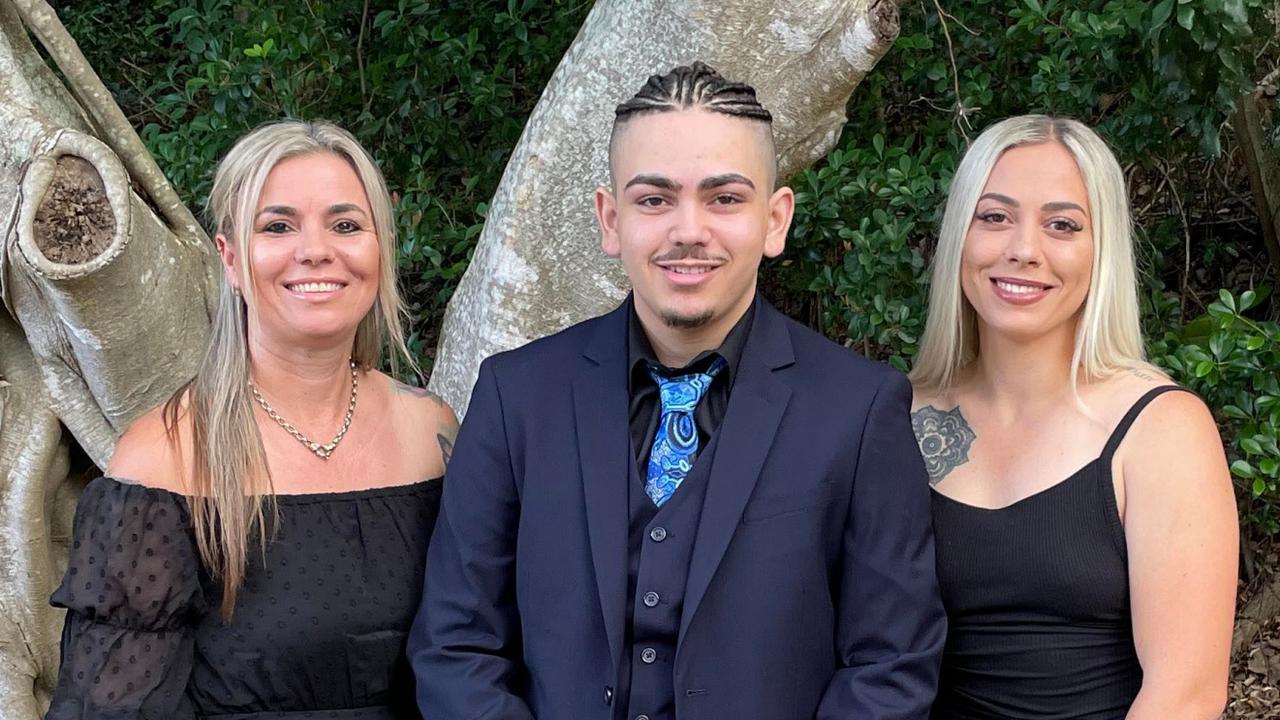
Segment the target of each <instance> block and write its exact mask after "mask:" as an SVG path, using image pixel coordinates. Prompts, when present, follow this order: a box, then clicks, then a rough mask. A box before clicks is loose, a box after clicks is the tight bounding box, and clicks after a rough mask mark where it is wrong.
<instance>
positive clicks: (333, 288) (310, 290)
mask: <svg viewBox="0 0 1280 720" xmlns="http://www.w3.org/2000/svg"><path fill="white" fill-rule="evenodd" d="M344 287H346V283H340V282H336V281H332V280H305V281H300V282H294V283H285V288H286V289H288V290H289V291H290V292H295V293H300V294H303V295H308V294H316V293H330V292H337V291H338V290H341V289H342V288H344Z"/></svg>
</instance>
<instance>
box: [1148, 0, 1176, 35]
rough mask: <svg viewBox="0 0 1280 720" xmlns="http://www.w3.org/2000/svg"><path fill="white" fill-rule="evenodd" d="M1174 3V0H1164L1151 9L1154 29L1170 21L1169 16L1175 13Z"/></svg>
mask: <svg viewBox="0 0 1280 720" xmlns="http://www.w3.org/2000/svg"><path fill="white" fill-rule="evenodd" d="M1173 4H1174V0H1164V1H1163V2H1161V3H1160V4H1158V5H1156V7H1155V9H1154V10H1152V11H1151V27H1152V28H1153V29H1154V28H1158V27H1160V26H1161V25H1164V24H1165V23H1166V22H1168V21H1169V16H1170V15H1172V14H1173Z"/></svg>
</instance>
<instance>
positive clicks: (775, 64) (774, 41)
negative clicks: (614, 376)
mask: <svg viewBox="0 0 1280 720" xmlns="http://www.w3.org/2000/svg"><path fill="white" fill-rule="evenodd" d="M897 35H898V15H897V5H896V3H895V2H893V1H891V0H879V1H876V0H794V1H793V2H787V3H764V4H762V3H759V2H754V1H753V0H714V1H713V0H684V1H679V0H599V2H597V3H596V6H595V8H594V9H592V11H591V13H590V15H589V16H588V17H587V20H586V22H585V24H584V25H583V27H582V30H581V31H580V32H579V33H578V37H577V38H576V39H575V40H574V43H573V45H572V47H570V49H569V51H568V53H566V55H565V57H564V59H563V60H562V61H561V62H560V66H559V67H558V68H557V69H556V72H555V75H554V76H553V77H552V78H551V81H550V83H549V84H548V85H547V88H546V90H545V91H544V92H543V95H542V98H541V100H540V101H539V102H538V106H537V107H536V108H535V109H534V111H533V114H532V116H531V117H530V118H529V122H528V124H527V125H526V126H525V130H524V134H523V136H522V137H521V139H520V143H519V145H518V146H517V147H516V150H515V152H514V154H513V155H512V157H511V160H510V162H509V163H508V164H507V169H506V172H505V173H504V175H503V178H502V182H501V184H500V185H499V187H498V191H497V193H496V194H495V196H494V198H493V202H492V203H491V204H490V209H489V214H488V217H487V218H486V222H485V227H484V230H483V232H482V233H481V235H480V240H479V245H478V246H477V248H476V251H475V254H474V256H473V258H472V261H471V264H470V266H469V267H468V268H467V271H466V273H465V274H464V275H463V278H462V282H461V283H460V284H459V286H458V289H457V291H456V292H455V293H454V295H453V298H452V300H451V301H450V302H449V306H448V310H447V311H446V314H445V322H444V329H443V332H442V333H441V338H442V339H441V342H440V348H439V351H438V353H437V355H436V361H435V370H434V372H433V374H432V377H431V388H432V389H433V390H434V391H436V392H437V393H439V394H440V395H442V396H443V397H444V398H445V399H446V400H448V401H449V403H450V404H452V405H453V407H454V409H455V410H456V411H457V412H458V414H459V415H462V414H463V413H464V412H465V411H466V405H467V400H468V398H469V396H470V393H471V387H472V385H473V384H474V383H475V378H476V373H477V370H478V368H479V365H480V361H481V360H482V359H484V358H485V357H487V356H489V355H491V354H493V353H496V352H500V351H502V350H507V349H510V348H513V347H516V346H518V345H521V344H523V343H525V342H528V341H530V340H533V339H534V338H538V337H541V336H543V335H547V334H550V333H552V332H555V331H557V330H559V329H561V328H564V327H566V326H568V325H570V324H572V323H575V322H578V321H580V320H583V319H585V318H588V317H591V316H593V315H597V314H600V313H601V312H604V311H605V310H607V309H608V308H610V307H612V306H614V305H616V304H617V303H618V302H620V301H621V300H622V298H623V297H624V296H625V294H626V287H627V283H626V278H625V276H624V275H623V273H622V269H621V267H620V265H618V264H617V263H616V262H615V261H611V260H609V259H608V258H606V257H605V256H604V255H603V253H601V251H600V247H599V240H598V234H597V230H596V227H595V220H594V216H593V214H592V203H591V191H592V189H593V188H595V187H596V186H598V185H602V184H605V183H607V167H606V165H607V163H606V151H607V147H606V146H607V142H608V137H609V131H610V128H611V127H612V123H613V107H614V106H615V105H616V104H617V103H620V102H622V101H624V100H626V99H627V98H629V97H630V96H631V95H632V94H634V93H635V91H636V90H638V89H639V88H640V86H641V84H643V82H644V81H645V80H646V79H647V78H648V76H649V75H652V74H657V73H662V72H666V71H667V70H668V69H670V68H671V67H673V66H675V65H680V64H688V63H690V62H692V61H694V60H703V61H706V62H708V63H709V64H711V65H712V66H714V67H716V68H717V69H718V70H720V71H721V72H722V73H723V74H724V75H725V76H726V77H730V78H733V79H740V80H745V81H747V82H750V83H751V84H752V85H754V86H755V87H756V89H757V91H758V93H759V96H760V99H761V102H762V103H763V104H764V105H765V107H767V108H768V109H769V110H770V111H771V112H772V113H773V115H774V135H775V138H776V141H777V147H778V153H779V160H780V165H779V170H780V176H781V177H784V178H785V177H788V176H790V175H791V174H793V173H795V172H796V171H798V170H800V169H802V168H804V167H806V166H808V165H810V164H812V163H813V162H814V161H816V160H817V159H818V158H820V157H822V156H823V155H825V154H826V153H827V152H828V151H829V150H830V149H831V148H832V147H833V146H834V145H835V143H836V141H837V140H838V139H839V136H840V132H841V130H842V129H843V127H844V124H845V105H846V104H847V102H848V100H849V97H850V95H851V94H852V93H853V90H854V88H855V87H857V85H858V83H859V82H860V81H861V80H862V78H863V77H864V76H865V75H866V74H867V73H868V72H869V71H870V70H871V69H872V68H873V67H874V66H875V64H876V62H878V61H879V59H880V58H881V57H882V56H883V55H884V53H885V52H886V51H887V50H888V49H889V47H890V46H891V45H892V43H893V41H894V39H895V38H896V37H897Z"/></svg>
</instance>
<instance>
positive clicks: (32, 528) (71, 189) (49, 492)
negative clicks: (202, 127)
mask: <svg viewBox="0 0 1280 720" xmlns="http://www.w3.org/2000/svg"><path fill="white" fill-rule="evenodd" d="M28 31H31V32H32V33H33V34H34V35H36V36H37V37H38V38H39V39H40V40H41V42H42V44H44V46H45V49H46V51H48V53H49V55H50V57H52V58H53V59H54V61H55V62H56V63H57V65H58V68H59V70H61V71H62V74H63V76H64V77H65V78H66V79H67V83H68V84H69V86H70V90H71V91H69V90H68V88H67V87H64V86H63V84H62V82H61V81H60V80H59V79H58V77H57V76H56V75H55V74H54V73H53V72H52V70H51V69H50V68H49V67H48V66H46V64H45V62H44V61H43V59H42V58H41V57H40V55H39V54H38V53H37V52H36V50H35V48H34V47H33V46H32V44H31V40H30V39H29V37H28ZM77 98H81V99H83V100H84V102H86V103H92V104H93V108H92V111H86V109H85V107H84V106H82V105H81V104H80V101H78V100H77ZM122 121H123V114H121V113H120V111H119V108H117V107H116V106H115V103H114V101H113V100H112V99H111V97H110V95H108V94H107V93H106V90H105V88H103V87H102V84H101V82H100V81H99V80H98V78H97V76H96V75H95V74H94V73H93V70H92V68H90V67H89V66H88V65H87V63H85V62H84V58H83V56H81V55H80V52H79V50H78V49H76V47H75V44H74V42H73V41H72V40H71V38H70V37H69V36H67V34H66V32H65V30H64V29H63V28H62V26H61V24H59V23H58V21H57V17H56V16H55V15H53V13H52V11H51V10H50V9H49V8H48V6H47V5H46V4H45V3H43V2H34V1H32V0H0V558H2V559H0V717H2V718H4V719H5V720H11V719H12V720H34V719H35V718H38V717H40V714H41V713H42V712H43V711H44V709H45V708H47V707H48V703H49V700H50V693H51V691H52V688H53V685H54V682H55V679H56V673H57V669H58V638H59V633H60V631H61V628H62V614H61V613H60V612H58V611H56V610H55V609H54V608H52V607H50V605H49V595H50V594H51V593H52V592H53V589H54V587H55V586H56V584H57V582H58V581H59V579H60V578H61V576H62V573H63V571H64V569H65V565H66V557H67V552H68V547H67V545H68V543H69V542H70V536H71V520H72V514H73V512H74V509H75V502H76V498H77V497H78V495H79V492H80V490H81V488H82V487H83V483H84V480H85V476H86V473H88V472H91V471H92V469H93V466H94V465H97V466H100V467H101V466H105V465H106V462H107V460H108V459H109V458H110V455H111V452H112V449H113V448H114V446H115V442H116V437H117V436H118V434H119V433H120V432H121V431H123V430H124V428H125V427H126V426H127V425H128V423H129V422H130V421H131V420H132V419H133V418H134V417H136V416H137V415H138V414H140V413H141V412H143V411H145V410H147V409H148V408H150V407H152V406H154V405H156V404H157V403H159V402H161V401H162V400H163V399H165V398H166V397H167V396H168V395H169V394H170V393H172V392H173V390H174V389H175V388H176V387H177V386H178V385H179V384H180V383H181V382H183V381H184V380H185V379H186V378H188V377H190V375H191V374H192V372H193V371H194V369H195V366H196V363H197V362H198V361H199V358H200V356H201V354H202V353H203V350H204V347H205V343H206V339H207V336H208V328H209V307H210V306H211V304H212V298H213V292H212V290H213V283H214V281H215V278H216V273H217V271H218V264H217V260H216V256H215V255H214V253H213V247H212V244H211V243H209V241H208V239H207V238H206V237H205V236H204V233H203V232H202V231H201V230H200V229H199V227H198V225H197V224H196V222H195V219H194V218H193V217H191V214H190V213H189V212H188V211H187V210H186V208H185V207H183V206H182V204H181V202H179V201H178V200H177V195H176V194H175V193H174V192H173V190H172V188H170V187H169V186H168V184H167V182H166V181H165V180H164V177H163V175H161V174H160V173H159V169H158V168H156V167H155V163H154V161H153V160H152V159H151V157H150V155H149V154H147V152H146V149H145V148H144V147H143V145H142V143H141V141H140V140H139V139H138V138H137V135H136V134H134V132H133V130H132V128H130V127H129V126H128V124H127V123H125V122H122ZM139 192H141V193H143V194H142V195H140V194H139ZM153 208H158V209H159V212H157V211H156V210H153ZM86 456H87V457H86Z"/></svg>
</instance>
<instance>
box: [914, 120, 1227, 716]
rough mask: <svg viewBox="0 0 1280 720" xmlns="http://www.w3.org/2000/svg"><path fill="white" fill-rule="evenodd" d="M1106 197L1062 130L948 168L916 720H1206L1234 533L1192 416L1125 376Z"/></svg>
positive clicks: (1120, 190)
mask: <svg viewBox="0 0 1280 720" xmlns="http://www.w3.org/2000/svg"><path fill="white" fill-rule="evenodd" d="M1129 222H1130V221H1129V211H1128V204H1127V197H1126V194H1125V184H1124V177H1123V175H1122V173H1121V170H1120V167H1119V166H1118V164H1117V163H1116V161H1115V158H1114V156H1113V155H1112V154H1111V152H1110V150H1109V149H1108V148H1107V147H1106V145H1105V143H1103V141H1102V140H1101V139H1099V138H1098V136H1097V135H1096V134H1095V133H1094V132H1093V131H1091V130H1090V129H1088V128H1087V127H1085V126H1083V125H1081V124H1080V123H1078V122H1074V121H1071V120H1064V119H1057V118H1049V117H1043V116H1025V117H1017V118H1011V119H1009V120H1005V121H1003V122H1001V123H998V124H996V125H994V126H992V127H991V128H989V129H987V130H986V131H985V132H983V133H982V135H981V136H980V137H979V138H978V139H977V140H976V141H975V142H974V144H973V146H972V147H971V148H970V150H969V151H968V153H967V154H966V156H965V158H964V160H963V161H962V162H961V164H960V167H959V168H958V170H957V172H956V175H955V179H954V181H953V184H952V187H951V191H950V197H949V199H948V202H947V207H946V212H945V215H944V218H943V222H942V227H941V232H940V238H939V244H938V250H937V256H936V258H935V263H934V268H933V285H932V290H931V296H930V304H929V317H928V323H927V328H926V331H925V334H924V337H923V338H922V342H921V349H920V356H919V358H918V360H917V364H916V368H915V370H914V371H913V373H912V376H911V377H912V381H913V384H914V386H915V393H916V395H915V402H914V407H913V413H912V420H913V426H914V427H915V430H916V434H917V438H918V440H919V442H920V447H921V451H922V453H923V454H924V456H925V459H926V464H927V465H928V468H929V472H930V476H931V483H932V484H933V488H934V491H935V492H934V532H935V534H936V542H937V557H938V579H939V583H940V585H941V589H942V595H943V601H944V604H945V605H946V607H947V615H948V622H949V628H950V629H949V635H948V641H947V647H946V653H945V655H944V660H943V669H942V680H941V687H940V690H939V695H938V699H937V702H936V703H935V705H934V710H933V717H935V718H1005V719H1007V718H1097V719H1099V720H1101V719H1107V720H1112V719H1114V720H1119V719H1120V718H1128V719H1129V720H1144V719H1152V720H1171V719H1176V718H1187V719H1191V718H1206V719H1207V718H1214V717H1217V716H1218V714H1219V713H1220V712H1221V711H1222V708H1223V705H1224V704H1225V700H1226V681H1227V666H1228V647H1229V643H1230V637H1231V624H1232V618H1233V611H1234V598H1235V582H1236V552H1237V542H1238V540H1237V526H1236V523H1237V521H1236V514H1235V502H1234V498H1233V496H1232V489H1231V482H1230V479H1229V476H1228V472H1227V465H1226V461H1225V458H1224V455H1223V451H1222V445H1221V441H1220V439H1219V436H1218V434H1217V429H1216V427H1215V425H1214V422H1213V418H1212V417H1211V415H1210V413H1209V411H1208V409H1207V408H1206V407H1205V406H1204V404H1203V403H1202V402H1201V401H1200V400H1199V398H1197V397H1196V396H1195V395H1193V394H1191V393H1190V392H1187V391H1184V390H1182V389H1181V388H1178V387H1177V386H1176V385H1173V384H1172V383H1171V381H1170V380H1169V379H1168V378H1167V377H1165V376H1164V375H1163V374H1162V373H1161V372H1160V371H1159V370H1157V369H1156V368H1154V367H1153V366H1151V365H1149V364H1148V363H1147V362H1145V360H1144V357H1143V348H1142V338H1141V336H1140V332H1139V324H1138V300H1137V283H1136V279H1135V270H1134V260H1133V249H1132V240H1131V237H1130V225H1129Z"/></svg>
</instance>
